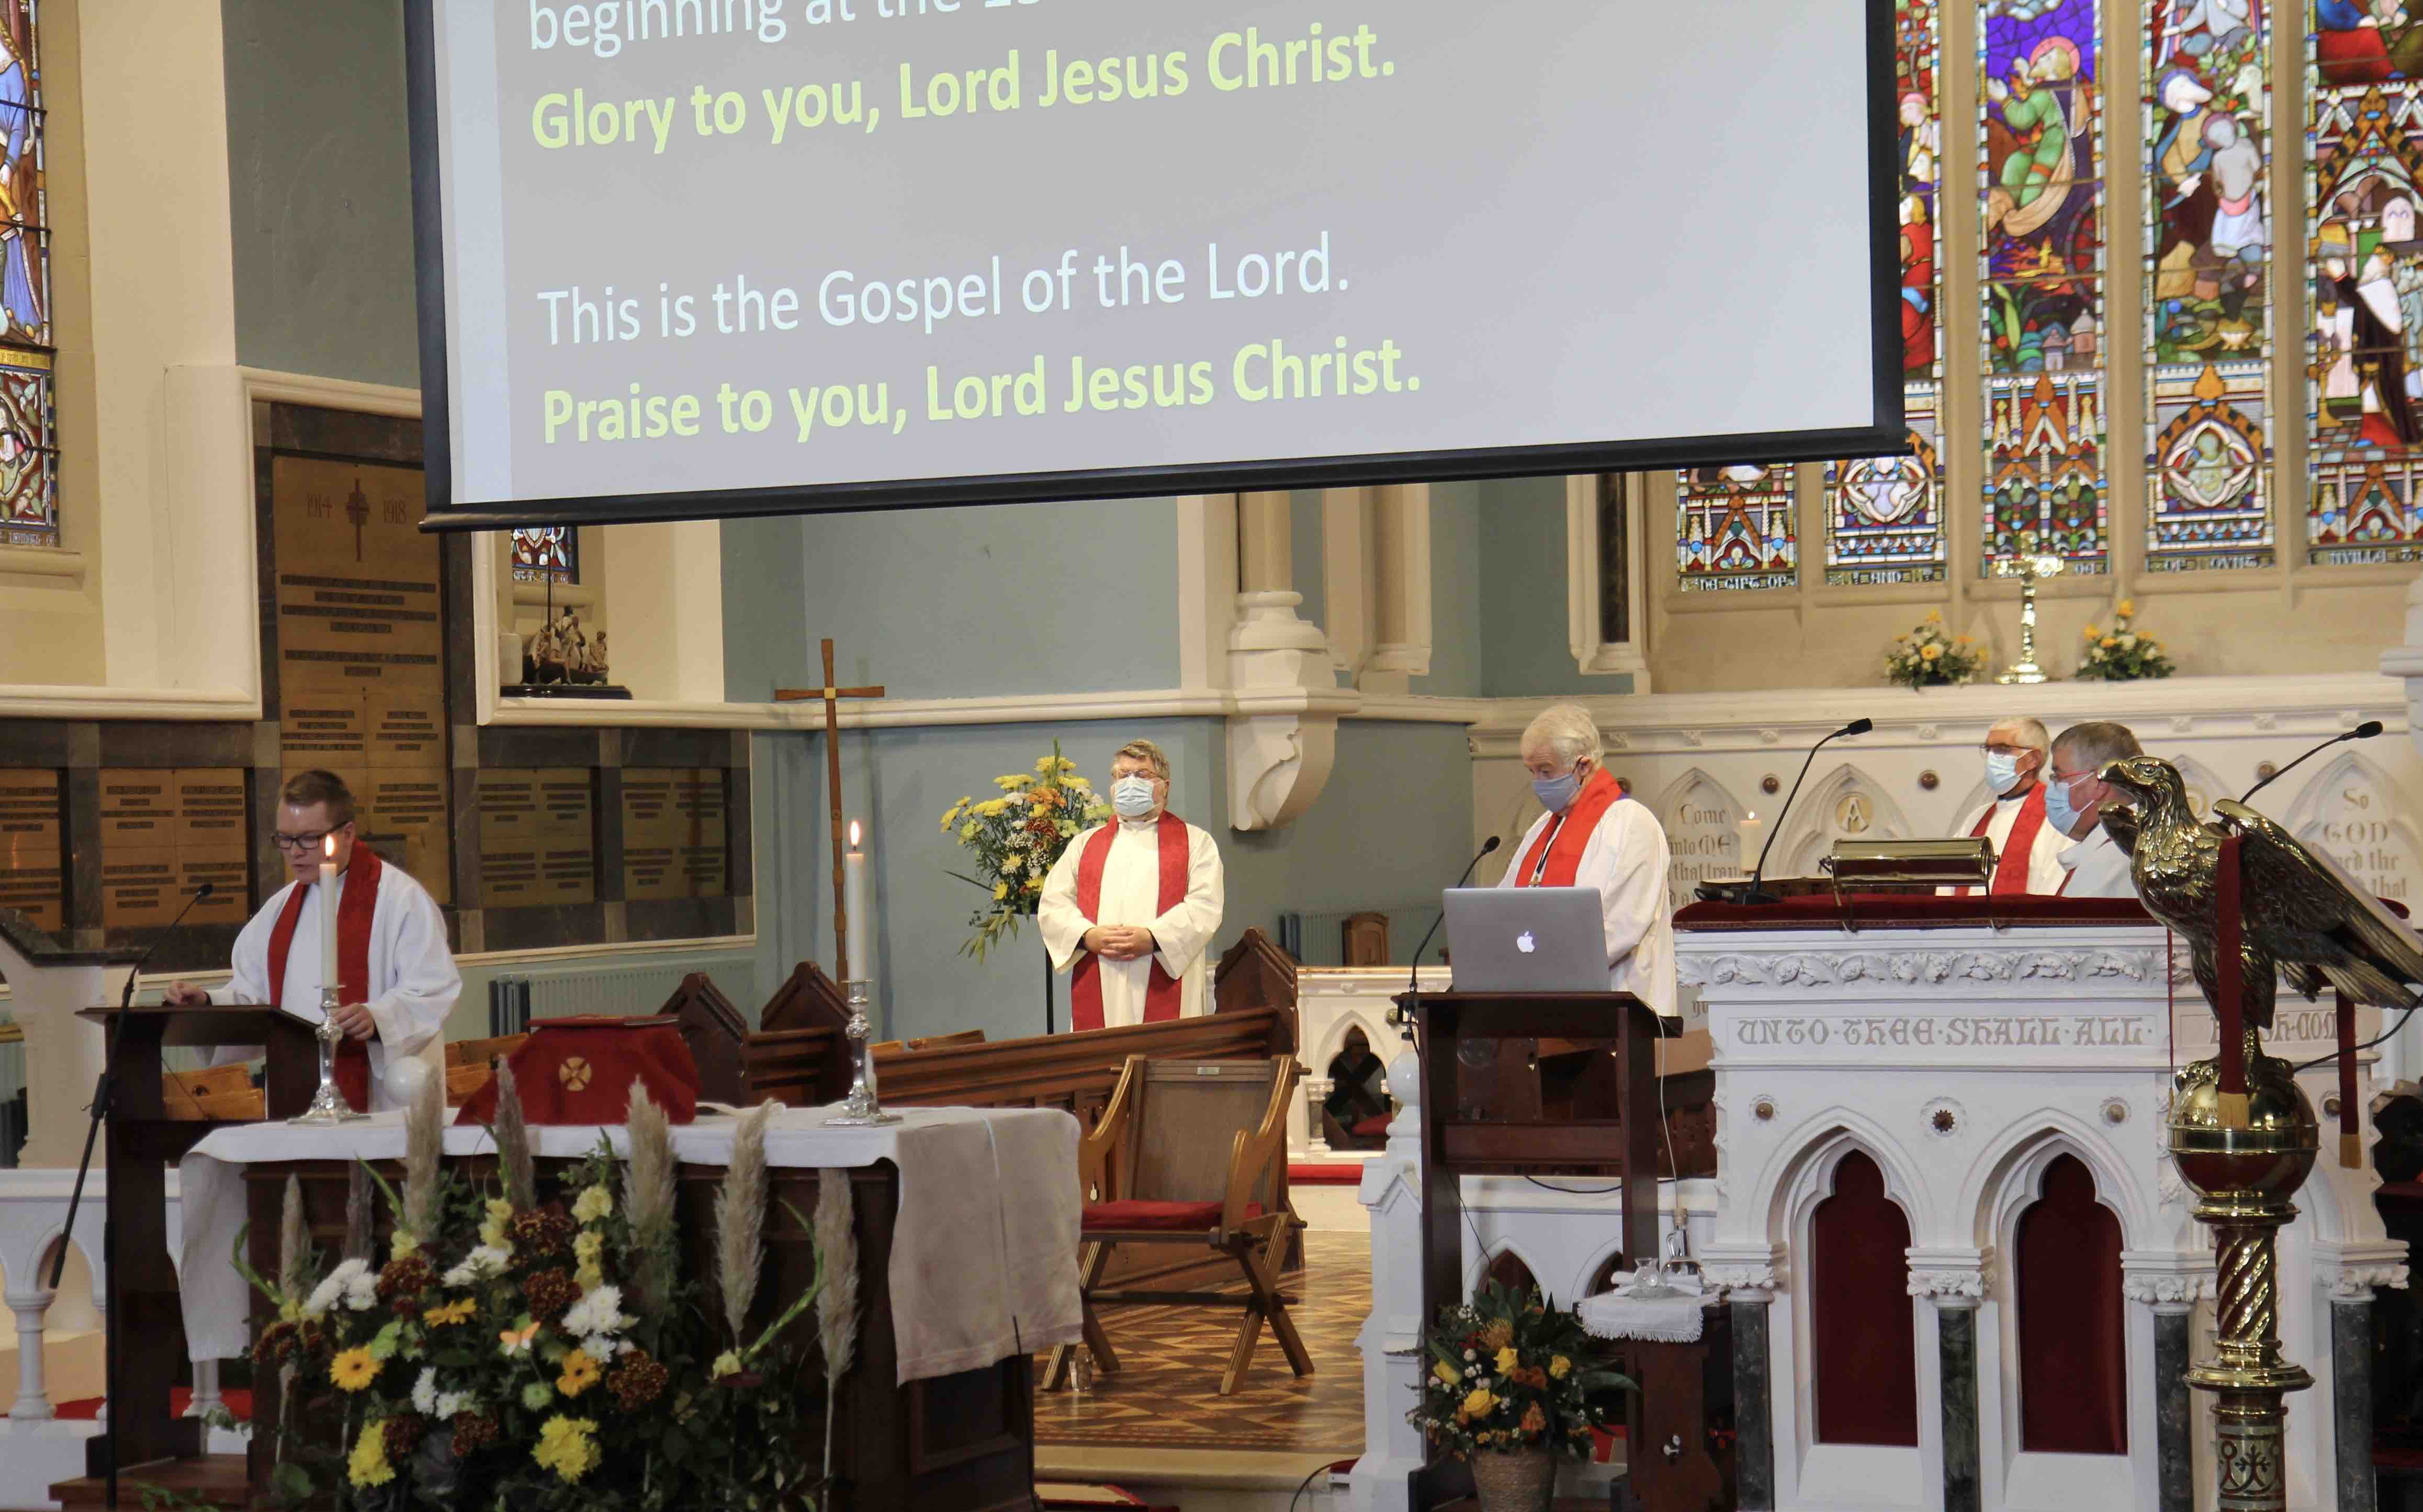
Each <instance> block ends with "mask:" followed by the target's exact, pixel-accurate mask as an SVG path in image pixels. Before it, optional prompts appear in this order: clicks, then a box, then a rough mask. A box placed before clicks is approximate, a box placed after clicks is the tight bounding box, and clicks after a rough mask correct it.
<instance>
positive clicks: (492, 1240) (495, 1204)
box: [480, 1197, 514, 1250]
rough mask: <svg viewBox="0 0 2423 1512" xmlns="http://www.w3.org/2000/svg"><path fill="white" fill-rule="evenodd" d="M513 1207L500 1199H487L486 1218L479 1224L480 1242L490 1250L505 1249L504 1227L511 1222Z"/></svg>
mask: <svg viewBox="0 0 2423 1512" xmlns="http://www.w3.org/2000/svg"><path fill="white" fill-rule="evenodd" d="M513 1219H514V1205H513V1204H511V1203H509V1202H507V1201H505V1200H504V1199H503V1198H502V1197H491V1198H489V1199H488V1207H487V1218H486V1219H485V1221H483V1222H482V1223H481V1224H480V1242H481V1243H482V1244H484V1245H486V1246H487V1247H488V1248H490V1249H492V1250H501V1249H503V1248H504V1247H505V1225H506V1224H507V1223H510V1222H512V1221H513Z"/></svg>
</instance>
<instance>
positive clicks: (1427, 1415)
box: [1405, 1281, 1633, 1459]
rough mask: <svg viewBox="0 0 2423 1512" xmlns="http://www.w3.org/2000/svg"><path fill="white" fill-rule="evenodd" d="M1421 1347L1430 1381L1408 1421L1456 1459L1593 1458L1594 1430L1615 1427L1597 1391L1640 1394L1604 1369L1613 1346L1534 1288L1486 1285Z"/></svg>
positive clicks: (1443, 1319) (1445, 1315)
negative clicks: (1538, 1454)
mask: <svg viewBox="0 0 2423 1512" xmlns="http://www.w3.org/2000/svg"><path fill="white" fill-rule="evenodd" d="M1422 1343H1423V1350H1424V1353H1425V1354H1426V1355H1427V1356H1428V1357H1429V1359H1430V1362H1431V1368H1430V1374H1429V1375H1427V1376H1425V1377H1424V1378H1422V1385H1421V1400H1420V1401H1419V1402H1418V1403H1417V1404H1416V1406H1415V1407H1414V1409H1413V1410H1412V1411H1410V1412H1407V1413H1406V1414H1405V1421H1406V1422H1408V1423H1411V1424H1412V1425H1414V1426H1416V1427H1417V1428H1419V1429H1421V1430H1422V1435H1423V1437H1424V1438H1426V1439H1427V1440H1429V1441H1431V1442H1432V1443H1433V1444H1436V1445H1438V1446H1439V1447H1441V1448H1443V1449H1445V1450H1447V1451H1448V1452H1449V1454H1452V1455H1453V1456H1455V1457H1457V1458H1459V1459H1469V1458H1471V1457H1473V1456H1474V1455H1476V1454H1491V1453H1497V1454H1515V1453H1521V1452H1523V1451H1526V1450H1545V1451H1547V1452H1549V1453H1550V1454H1552V1455H1555V1456H1560V1457H1568V1458H1586V1457H1589V1455H1590V1451H1591V1441H1592V1438H1591V1435H1592V1429H1594V1428H1600V1427H1604V1426H1606V1425H1607V1421H1608V1414H1607V1408H1606V1407H1605V1406H1604V1405H1603V1404H1602V1403H1601V1402H1600V1401H1598V1400H1597V1399H1595V1395H1594V1394H1597V1393H1602V1392H1607V1391H1630V1390H1632V1389H1633V1384H1632V1382H1631V1381H1630V1380H1628V1379H1626V1378H1624V1377H1623V1376H1620V1375H1617V1374H1616V1373H1615V1372H1613V1371H1611V1370H1608V1369H1607V1368H1606V1364H1607V1347H1606V1346H1605V1345H1604V1344H1602V1343H1600V1342H1599V1341H1598V1340H1597V1339H1594V1338H1592V1336H1591V1335H1590V1334H1589V1333H1588V1332H1587V1331H1584V1330H1583V1328H1582V1322H1581V1317H1580V1315H1578V1314H1577V1313H1576V1311H1575V1310H1574V1309H1571V1308H1566V1309H1564V1310H1562V1311H1560V1310H1559V1309H1558V1308H1557V1307H1556V1306H1555V1305H1554V1303H1553V1302H1552V1301H1546V1300H1543V1299H1542V1298H1541V1296H1540V1294H1539V1293H1538V1292H1537V1291H1534V1290H1531V1289H1529V1288H1526V1289H1525V1290H1524V1291H1522V1292H1520V1293H1517V1292H1515V1291H1512V1290H1511V1289H1510V1288H1508V1287H1506V1286H1503V1285H1501V1284H1498V1283H1497V1282H1494V1281H1488V1282H1483V1283H1481V1287H1480V1289H1479V1290H1477V1291H1476V1292H1474V1293H1473V1297H1472V1300H1471V1301H1469V1302H1466V1303H1464V1304H1463V1305H1461V1306H1449V1307H1443V1308H1441V1309H1439V1315H1438V1320H1437V1322H1435V1323H1434V1324H1433V1325H1432V1326H1431V1328H1430V1330H1429V1331H1427V1332H1426V1333H1425V1334H1424V1335H1423V1339H1422Z"/></svg>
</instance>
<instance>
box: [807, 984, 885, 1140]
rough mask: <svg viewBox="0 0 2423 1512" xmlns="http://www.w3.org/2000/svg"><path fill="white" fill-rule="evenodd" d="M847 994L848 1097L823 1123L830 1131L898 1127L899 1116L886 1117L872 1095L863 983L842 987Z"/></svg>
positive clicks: (871, 1056) (872, 1062) (871, 1053)
mask: <svg viewBox="0 0 2423 1512" xmlns="http://www.w3.org/2000/svg"><path fill="white" fill-rule="evenodd" d="M843 990H844V991H846V992H847V993H848V994H849V1022H848V1023H847V1024H845V1025H844V1026H842V1032H843V1033H844V1034H847V1035H848V1036H849V1052H850V1078H849V1096H848V1097H847V1098H846V1099H844V1100H843V1102H842V1105H841V1111H840V1112H838V1113H835V1114H834V1115H833V1116H832V1117H831V1118H828V1119H826V1120H825V1123H826V1125H827V1126H830V1127H833V1128H864V1127H867V1126H871V1125H875V1124H897V1123H898V1122H900V1115H899V1114H898V1113H887V1112H885V1111H884V1110H883V1104H882V1102H881V1101H880V1100H879V1099H878V1098H877V1096H876V1095H875V1052H874V1051H872V1050H870V1049H868V1048H867V1047H866V1036H867V1032H868V1026H867V1022H866V982H865V979H863V978H861V979H859V980H858V981H855V982H847V983H844V984H843Z"/></svg>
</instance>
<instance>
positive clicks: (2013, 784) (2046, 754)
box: [1954, 717, 2069, 894]
mask: <svg viewBox="0 0 2423 1512" xmlns="http://www.w3.org/2000/svg"><path fill="white" fill-rule="evenodd" d="M2051 747H2052V740H2051V736H2049V735H2047V734H2046V733H2045V727H2044V721H2043V720H2041V719H2030V718H2025V717H2018V718H2010V719H2004V720H2003V721H2001V722H2000V723H1998V724H1996V725H1995V726H1994V728H1993V729H1991V730H1988V731H1987V732H1986V745H1985V751H1984V755H1985V759H1986V788H1987V792H1988V793H1989V794H1991V795H1992V796H1991V797H1989V798H1988V799H1987V802H1986V803H1985V805H1984V806H1983V807H1981V808H1978V809H1975V810H1973V811H1971V812H1970V813H1969V814H1968V815H1967V816H1966V817H1964V818H1963V819H1962V820H1961V821H1960V827H1959V828H1958V829H1957V830H1956V831H1954V832H1955V833H1956V834H1961V835H1966V836H1968V837H1969V838H1971V839H1972V840H1974V839H1976V838H1977V837H1979V836H1983V837H1985V838H1986V839H1987V840H1990V841H1992V842H1993V843H1994V855H1995V856H1996V857H1997V858H1998V859H1997V861H1996V862H1995V866H1994V881H1993V885H1992V886H1991V888H1990V889H1989V890H1990V891H1992V892H1994V893H1996V894H2002V893H2013V892H2059V891H2060V890H2061V885H2062V883H2063V882H2064V881H2065V880H2066V879H2067V877H2068V875H2069V874H2068V873H2067V872H2066V871H2064V870H2063V869H2062V864H2061V853H2062V849H2063V847H2065V846H2067V844H2068V843H2069V837H2068V836H2067V835H2065V834H2063V833H2062V832H2061V831H2060V830H2059V829H2056V828H2054V827H2052V826H2051V825H2049V824H2046V823H2045V789H2044V784H2043V783H2042V782H2040V781H2038V780H2037V778H2038V777H2039V776H2040V775H2041V774H2042V773H2043V771H2044V769H2045V763H2046V761H2047V760H2048V759H2049V758H2050V757H2051ZM1956 891H1957V892H1961V893H1973V892H1975V891H1976V889H1975V888H1958V889H1956Z"/></svg>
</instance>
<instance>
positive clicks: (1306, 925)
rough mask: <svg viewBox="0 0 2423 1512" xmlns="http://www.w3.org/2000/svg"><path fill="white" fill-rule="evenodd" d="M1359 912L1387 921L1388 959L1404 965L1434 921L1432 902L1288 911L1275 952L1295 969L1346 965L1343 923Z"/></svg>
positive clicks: (1281, 917)
mask: <svg viewBox="0 0 2423 1512" xmlns="http://www.w3.org/2000/svg"><path fill="white" fill-rule="evenodd" d="M1359 913H1376V914H1385V915H1386V916H1387V920H1388V959H1389V961H1390V962H1391V963H1392V964H1395V965H1400V966H1402V965H1406V964H1408V963H1410V962H1411V961H1412V959H1413V953H1414V946H1415V944H1416V942H1417V941H1418V940H1420V938H1421V937H1422V936H1423V935H1424V934H1425V933H1427V932H1428V931H1429V929H1430V927H1431V926H1432V925H1433V924H1434V923H1436V922H1438V918H1439V906H1438V905H1437V904H1436V903H1411V904H1398V905H1396V906H1393V907H1389V906H1374V905H1371V904H1364V905H1361V906H1357V907H1353V908H1328V909H1318V910H1307V911H1304V912H1295V911H1290V912H1287V913H1282V914H1280V915H1279V949H1281V950H1283V951H1285V952H1287V953H1289V954H1290V955H1292V956H1294V957H1295V959H1296V964H1297V965H1299V966H1343V965H1345V964H1346V940H1345V926H1346V921H1347V920H1349V919H1352V918H1353V917H1354V916H1355V915H1356V914H1359Z"/></svg>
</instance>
